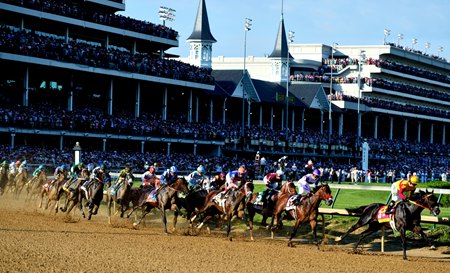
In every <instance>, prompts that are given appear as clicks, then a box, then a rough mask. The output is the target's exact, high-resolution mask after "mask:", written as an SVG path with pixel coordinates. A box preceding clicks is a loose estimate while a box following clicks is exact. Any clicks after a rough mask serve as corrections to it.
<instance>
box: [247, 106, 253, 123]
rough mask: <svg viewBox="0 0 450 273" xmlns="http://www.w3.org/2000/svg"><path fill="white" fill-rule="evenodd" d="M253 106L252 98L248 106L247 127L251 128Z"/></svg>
mask: <svg viewBox="0 0 450 273" xmlns="http://www.w3.org/2000/svg"><path fill="white" fill-rule="evenodd" d="M251 108H252V103H251V102H250V100H249V101H248V108H247V127H248V128H250V126H251V123H252V122H251V119H250V115H251V112H252V111H251Z"/></svg>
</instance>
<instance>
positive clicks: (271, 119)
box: [270, 106, 273, 129]
mask: <svg viewBox="0 0 450 273" xmlns="http://www.w3.org/2000/svg"><path fill="white" fill-rule="evenodd" d="M270 129H273V106H271V107H270Z"/></svg>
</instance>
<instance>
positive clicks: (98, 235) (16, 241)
mask: <svg viewBox="0 0 450 273" xmlns="http://www.w3.org/2000/svg"><path fill="white" fill-rule="evenodd" d="M23 199H24V198H20V199H19V200H16V199H14V198H11V197H10V196H7V195H4V196H1V197H0V240H1V241H0V272H109V273H110V272H202V273H203V272H207V273H208V272H227V273H230V272H259V273H262V272H311V273H315V272H326V273H330V272H366V273H370V272H376V273H378V272H380V271H382V272H408V273H412V272H430V273H431V272H448V269H449V268H450V255H449V249H448V247H447V248H440V249H438V250H437V251H433V252H432V251H429V250H428V249H427V248H421V249H417V248H416V249H410V248H409V250H408V255H409V257H408V258H409V260H408V261H403V259H402V257H401V256H400V251H399V250H400V248H399V247H398V246H397V248H396V249H394V250H392V251H389V252H387V253H380V252H379V251H378V250H377V251H373V252H372V251H368V250H363V251H362V253H359V254H354V253H353V252H352V251H351V250H350V248H349V247H348V246H344V247H342V246H335V245H334V243H333V245H325V244H324V245H322V246H321V248H320V250H317V248H316V247H315V246H313V245H312V244H310V243H308V242H297V243H296V247H294V248H288V247H287V244H286V241H284V240H271V239H269V238H268V232H267V231H266V230H265V229H263V228H260V227H259V226H258V225H257V226H256V230H255V241H253V242H251V241H249V239H248V237H247V236H246V234H245V233H244V232H243V230H241V229H238V228H236V229H233V230H232V234H233V237H234V239H233V241H232V242H230V241H228V240H227V239H226V238H225V234H224V233H223V232H222V231H215V230H213V231H212V233H211V235H208V234H207V233H206V232H203V233H202V234H200V235H199V236H189V235H186V228H187V223H186V220H185V219H180V220H179V223H178V230H177V231H176V232H175V233H172V234H169V235H163V233H162V224H161V221H160V218H159V214H149V215H148V216H147V219H148V220H147V224H146V226H140V227H139V228H137V229H133V227H132V220H131V219H120V218H118V217H117V216H116V217H115V218H114V221H113V224H112V225H111V226H110V225H108V224H107V218H106V214H105V211H104V210H103V211H101V213H100V214H99V215H96V216H94V217H93V219H92V220H91V221H87V220H85V219H81V218H80V216H79V213H78V211H77V212H76V214H75V215H74V214H72V213H71V214H70V215H65V214H62V213H58V214H57V215H54V214H50V213H49V211H43V210H41V209H38V208H37V205H36V202H35V201H33V202H29V203H25V202H24V201H23ZM169 214H171V212H169ZM170 224H171V223H170ZM170 226H171V225H170ZM307 231H308V233H307V234H306V233H305V232H303V233H305V235H306V238H311V233H310V232H309V229H307ZM325 241H326V240H325ZM330 241H331V240H330ZM397 244H398V243H397ZM391 245H392V244H391ZM364 247H365V248H366V249H367V248H369V247H370V245H369V244H366V245H364ZM374 248H377V249H379V244H378V245H377V246H376V247H374Z"/></svg>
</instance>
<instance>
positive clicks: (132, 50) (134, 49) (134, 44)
mask: <svg viewBox="0 0 450 273" xmlns="http://www.w3.org/2000/svg"><path fill="white" fill-rule="evenodd" d="M136 45H137V43H136V40H135V41H134V43H133V48H132V49H131V52H132V53H133V54H136V48H137V46H136Z"/></svg>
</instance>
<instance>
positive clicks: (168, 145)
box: [167, 142, 172, 158]
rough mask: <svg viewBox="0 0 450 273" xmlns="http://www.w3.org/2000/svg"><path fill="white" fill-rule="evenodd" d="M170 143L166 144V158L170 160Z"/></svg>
mask: <svg viewBox="0 0 450 273" xmlns="http://www.w3.org/2000/svg"><path fill="white" fill-rule="evenodd" d="M171 144H172V143H170V142H167V156H168V157H169V158H170V145H171Z"/></svg>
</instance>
